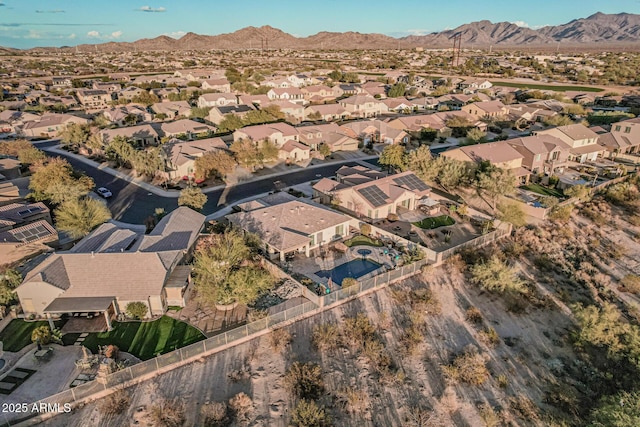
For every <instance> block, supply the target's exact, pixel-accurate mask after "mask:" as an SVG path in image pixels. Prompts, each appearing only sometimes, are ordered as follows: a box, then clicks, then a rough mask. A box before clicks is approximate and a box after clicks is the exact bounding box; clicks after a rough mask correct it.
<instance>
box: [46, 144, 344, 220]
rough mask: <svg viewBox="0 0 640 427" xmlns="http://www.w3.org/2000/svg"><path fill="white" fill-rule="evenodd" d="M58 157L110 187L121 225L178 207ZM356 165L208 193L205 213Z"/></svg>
mask: <svg viewBox="0 0 640 427" xmlns="http://www.w3.org/2000/svg"><path fill="white" fill-rule="evenodd" d="M57 144H59V142H58V141H47V142H43V143H39V144H35V145H36V146H37V147H38V148H40V149H41V150H44V151H47V148H50V147H53V146H56V145H57ZM54 156H61V157H64V158H66V159H67V161H69V163H70V164H71V165H72V166H73V167H74V169H77V170H80V171H83V172H84V173H86V174H87V175H88V176H90V177H92V178H93V180H94V181H95V184H96V187H107V188H108V189H109V190H111V192H112V193H113V197H111V198H110V199H109V200H108V202H107V205H108V206H109V209H110V210H111V213H112V215H113V218H114V219H116V220H119V221H124V222H129V223H134V224H142V223H143V222H144V219H145V218H147V217H148V216H149V215H153V213H154V212H155V209H156V208H160V207H161V208H164V209H165V210H166V211H167V212H169V211H171V210H173V209H175V208H176V207H177V206H178V199H177V198H171V197H162V196H158V195H156V194H153V193H150V192H148V191H147V190H145V189H143V188H140V187H139V186H137V185H135V184H133V183H130V182H128V181H126V180H124V179H121V178H118V177H116V176H113V175H111V174H109V173H107V172H104V171H102V170H100V169H98V168H95V167H93V166H91V165H88V164H86V163H83V162H81V161H79V160H77V159H75V158H73V157H71V156H66V155H62V154H58V153H55V154H54ZM355 164H356V162H353V161H351V162H346V163H337V164H335V163H334V164H330V165H327V166H320V167H315V168H312V169H308V170H297V171H294V172H291V173H287V174H285V175H282V176H278V177H275V178H274V177H266V178H264V179H261V180H258V181H251V182H247V183H241V184H236V185H235V186H233V187H226V188H224V189H220V190H216V191H212V192H208V193H207V197H208V198H209V200H208V201H207V204H206V205H205V207H204V209H203V210H202V213H204V214H205V215H209V214H212V213H215V212H217V211H218V210H220V209H222V208H224V207H225V206H226V205H229V204H232V203H234V202H237V201H239V200H242V199H246V198H247V197H251V196H254V195H258V194H262V193H267V192H269V191H273V190H275V184H274V183H275V182H278V181H280V183H278V186H279V187H280V188H283V187H289V186H292V185H297V184H301V183H304V182H308V181H311V180H314V179H319V177H318V175H322V176H324V177H329V176H333V175H335V172H336V171H337V170H338V169H340V168H341V167H342V166H344V165H349V166H353V165H355Z"/></svg>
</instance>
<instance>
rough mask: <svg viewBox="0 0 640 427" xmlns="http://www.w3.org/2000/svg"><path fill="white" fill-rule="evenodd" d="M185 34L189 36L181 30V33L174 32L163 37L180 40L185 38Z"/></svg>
mask: <svg viewBox="0 0 640 427" xmlns="http://www.w3.org/2000/svg"><path fill="white" fill-rule="evenodd" d="M185 34H187V32H186V31H182V30H181V31H173V32H170V33H164V34H163V35H165V36H169V37H171V38H174V39H179V38H180V37H182V36H184V35H185Z"/></svg>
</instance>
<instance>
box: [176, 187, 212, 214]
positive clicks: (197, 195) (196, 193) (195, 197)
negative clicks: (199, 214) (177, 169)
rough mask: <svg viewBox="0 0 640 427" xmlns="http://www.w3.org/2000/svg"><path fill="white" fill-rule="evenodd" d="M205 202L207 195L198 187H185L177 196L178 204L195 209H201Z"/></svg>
mask: <svg viewBox="0 0 640 427" xmlns="http://www.w3.org/2000/svg"><path fill="white" fill-rule="evenodd" d="M206 203H207V195H206V194H204V193H203V192H202V190H201V189H199V188H198V187H187V188H185V189H184V190H182V191H181V192H180V197H178V206H187V207H189V208H191V209H193V210H196V211H201V210H202V208H203V207H204V205H205V204H206Z"/></svg>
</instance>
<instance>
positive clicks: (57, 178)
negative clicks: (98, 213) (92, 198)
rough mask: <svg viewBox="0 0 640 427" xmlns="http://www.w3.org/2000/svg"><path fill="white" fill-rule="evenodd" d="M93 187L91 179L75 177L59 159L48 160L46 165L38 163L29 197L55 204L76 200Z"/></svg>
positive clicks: (30, 184)
mask: <svg viewBox="0 0 640 427" xmlns="http://www.w3.org/2000/svg"><path fill="white" fill-rule="evenodd" d="M94 186H95V185H94V183H93V179H91V178H89V177H88V176H85V175H80V176H79V175H77V174H76V173H75V172H74V171H73V168H72V167H71V165H70V164H69V163H68V162H67V161H66V160H64V159H61V158H59V157H56V158H53V159H49V160H48V161H47V163H42V164H40V163H38V167H37V168H35V170H34V172H33V175H31V181H30V183H29V189H30V190H31V191H32V192H31V193H30V197H33V198H34V199H35V200H50V201H51V202H52V203H55V204H60V203H63V202H65V201H68V200H77V199H78V198H80V197H82V196H85V195H86V194H88V193H89V191H91V189H92V188H93V187H94Z"/></svg>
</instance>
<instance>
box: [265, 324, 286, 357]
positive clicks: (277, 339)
mask: <svg viewBox="0 0 640 427" xmlns="http://www.w3.org/2000/svg"><path fill="white" fill-rule="evenodd" d="M290 343H291V333H289V331H287V330H286V329H284V328H280V329H276V330H274V331H271V334H269V345H270V346H271V349H272V350H273V351H274V352H276V353H282V352H283V351H284V350H285V349H286V348H287V347H288V346H289V344H290Z"/></svg>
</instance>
